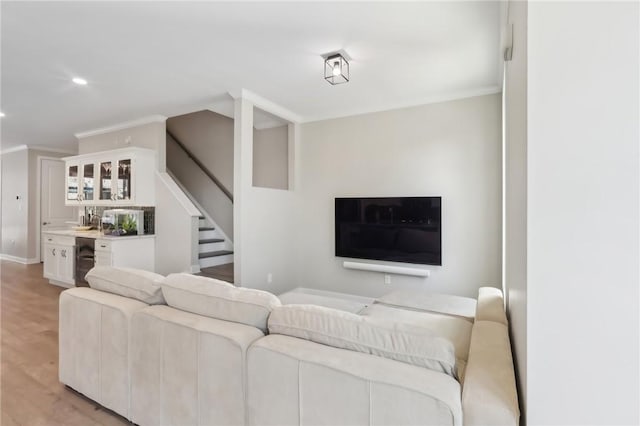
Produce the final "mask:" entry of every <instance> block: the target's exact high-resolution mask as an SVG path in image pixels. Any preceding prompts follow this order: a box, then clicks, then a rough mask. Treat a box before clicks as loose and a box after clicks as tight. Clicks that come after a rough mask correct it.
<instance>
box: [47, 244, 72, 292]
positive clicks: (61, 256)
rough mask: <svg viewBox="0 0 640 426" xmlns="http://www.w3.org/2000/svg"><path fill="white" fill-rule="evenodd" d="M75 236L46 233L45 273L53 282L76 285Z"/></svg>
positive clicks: (70, 285) (67, 285)
mask: <svg viewBox="0 0 640 426" xmlns="http://www.w3.org/2000/svg"><path fill="white" fill-rule="evenodd" d="M75 265H76V263H75V238H74V237H64V236H58V235H55V236H53V235H46V236H45V243H44V270H43V275H44V277H45V278H49V281H50V282H51V283H52V284H56V285H61V286H63V287H72V286H74V285H75Z"/></svg>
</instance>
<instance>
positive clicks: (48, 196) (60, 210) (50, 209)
mask: <svg viewBox="0 0 640 426" xmlns="http://www.w3.org/2000/svg"><path fill="white" fill-rule="evenodd" d="M40 166H41V169H40V261H42V260H43V259H42V257H43V255H44V250H43V248H42V246H43V244H44V241H45V239H44V238H43V236H42V232H44V231H47V230H49V231H50V230H53V229H60V228H65V227H67V226H68V224H67V223H66V222H70V221H77V220H78V214H77V212H78V208H77V207H68V206H65V205H64V200H65V197H66V191H65V185H66V179H65V167H64V161H61V160H56V159H52V158H42V159H41V163H40Z"/></svg>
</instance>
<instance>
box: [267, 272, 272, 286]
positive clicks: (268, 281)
mask: <svg viewBox="0 0 640 426" xmlns="http://www.w3.org/2000/svg"><path fill="white" fill-rule="evenodd" d="M272 282H273V274H272V273H271V272H269V273H268V274H267V284H271V283H272Z"/></svg>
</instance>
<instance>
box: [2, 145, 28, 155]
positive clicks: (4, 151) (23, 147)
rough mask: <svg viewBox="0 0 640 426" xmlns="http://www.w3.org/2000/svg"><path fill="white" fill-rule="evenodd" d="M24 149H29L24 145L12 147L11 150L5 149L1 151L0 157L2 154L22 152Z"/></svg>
mask: <svg viewBox="0 0 640 426" xmlns="http://www.w3.org/2000/svg"><path fill="white" fill-rule="evenodd" d="M25 149H29V147H28V146H26V145H18V146H14V147H12V148H7V149H3V150H2V151H0V155H2V154H10V153H12V152H18V151H22V150H25Z"/></svg>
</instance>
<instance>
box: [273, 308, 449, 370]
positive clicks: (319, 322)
mask: <svg viewBox="0 0 640 426" xmlns="http://www.w3.org/2000/svg"><path fill="white" fill-rule="evenodd" d="M269 333H271V334H284V335H288V336H292V337H297V338H300V339H306V340H311V341H313V342H316V343H321V344H323V345H328V346H333V347H336V348H342V349H349V350H352V351H357V352H363V353H368V354H371V355H376V356H380V357H384V358H389V359H394V360H396V361H401V362H405V363H408V364H413V365H417V366H420V367H424V368H428V369H431V370H434V371H438V372H441V373H445V374H448V375H450V376H452V377H456V374H457V372H456V356H455V350H454V347H453V344H452V343H451V342H450V341H449V340H448V339H445V338H442V337H440V336H438V335H437V334H435V333H433V332H431V330H429V329H426V328H423V327H418V326H415V325H412V324H406V323H399V322H392V321H386V320H380V319H377V318H373V317H369V316H361V315H357V314H352V313H350V312H344V311H339V310H337V309H331V308H326V307H323V306H316V305H285V306H280V307H277V308H275V309H274V310H273V312H272V313H271V316H270V317H269Z"/></svg>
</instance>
